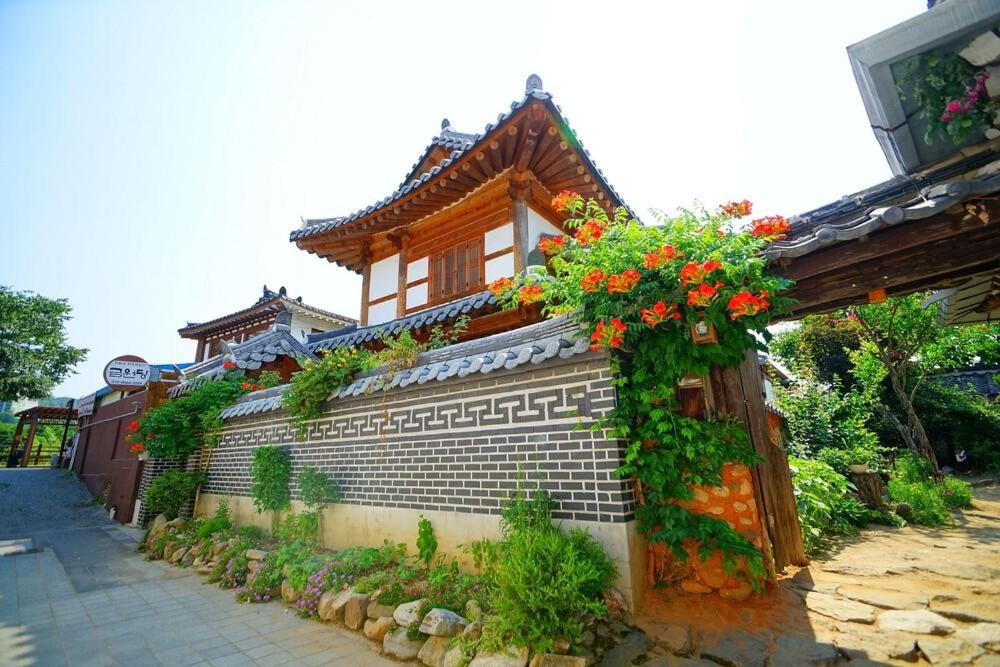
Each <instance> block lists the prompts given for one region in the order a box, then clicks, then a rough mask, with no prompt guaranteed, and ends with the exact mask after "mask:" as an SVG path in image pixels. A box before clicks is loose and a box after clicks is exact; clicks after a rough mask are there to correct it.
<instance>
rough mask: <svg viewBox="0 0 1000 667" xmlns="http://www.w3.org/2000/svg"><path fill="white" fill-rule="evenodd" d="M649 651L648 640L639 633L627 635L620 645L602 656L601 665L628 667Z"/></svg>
mask: <svg viewBox="0 0 1000 667" xmlns="http://www.w3.org/2000/svg"><path fill="white" fill-rule="evenodd" d="M648 650H649V639H648V638H647V637H646V635H645V634H643V633H641V632H632V633H629V634H628V635H627V636H626V637H625V639H624V640H623V641H622V643H621V644H619V645H618V646H615V647H614V648H613V649H611V650H610V651H608V652H607V653H605V654H604V660H602V661H601V665H606V666H607V667H629V666H630V665H631V664H632V662H633V661H634V660H635V659H636V658H638V657H639V656H640V655H642V654H644V653H645V652H646V651H648Z"/></svg>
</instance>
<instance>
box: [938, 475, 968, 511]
mask: <svg viewBox="0 0 1000 667" xmlns="http://www.w3.org/2000/svg"><path fill="white" fill-rule="evenodd" d="M941 484H942V485H943V486H944V489H943V492H944V502H945V504H946V505H947V506H948V507H949V508H950V509H953V510H958V509H966V508H969V507H972V485H971V484H969V483H968V482H966V481H963V480H960V479H955V478H954V477H945V478H944V481H943V482H941Z"/></svg>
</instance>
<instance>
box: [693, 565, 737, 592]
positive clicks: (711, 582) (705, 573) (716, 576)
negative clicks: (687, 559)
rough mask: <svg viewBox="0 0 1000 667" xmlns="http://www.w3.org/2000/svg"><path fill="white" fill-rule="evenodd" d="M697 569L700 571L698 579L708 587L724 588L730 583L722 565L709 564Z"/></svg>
mask: <svg viewBox="0 0 1000 667" xmlns="http://www.w3.org/2000/svg"><path fill="white" fill-rule="evenodd" d="M695 569H697V570H698V578H699V579H700V580H701V583H703V584H705V585H706V586H711V587H712V588H722V587H723V586H725V585H726V582H727V581H729V575H728V574H726V570H725V569H724V568H723V567H722V565H721V564H718V565H716V564H709V565H706V566H705V567H701V568H699V567H697V566H696V568H695Z"/></svg>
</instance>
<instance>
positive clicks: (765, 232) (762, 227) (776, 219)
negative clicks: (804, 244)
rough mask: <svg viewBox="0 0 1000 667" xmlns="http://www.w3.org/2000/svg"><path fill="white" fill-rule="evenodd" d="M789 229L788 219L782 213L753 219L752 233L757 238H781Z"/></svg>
mask: <svg viewBox="0 0 1000 667" xmlns="http://www.w3.org/2000/svg"><path fill="white" fill-rule="evenodd" d="M788 230H789V225H788V221H787V220H785V219H784V218H783V217H781V216H780V215H769V216H767V217H766V218H759V219H757V220H754V221H753V227H752V228H751V229H750V234H751V235H752V236H756V237H757V238H774V239H777V238H780V237H782V236H784V234H785V233H786V232H787V231H788Z"/></svg>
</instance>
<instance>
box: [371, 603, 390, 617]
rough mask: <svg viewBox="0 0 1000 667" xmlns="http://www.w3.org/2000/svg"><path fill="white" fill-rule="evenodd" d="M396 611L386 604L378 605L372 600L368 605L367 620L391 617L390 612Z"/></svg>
mask: <svg viewBox="0 0 1000 667" xmlns="http://www.w3.org/2000/svg"><path fill="white" fill-rule="evenodd" d="M394 611H396V608H395V607H393V606H390V605H387V604H379V603H378V602H375V600H372V601H370V602H369V603H368V618H382V617H383V616H392V612H394Z"/></svg>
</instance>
